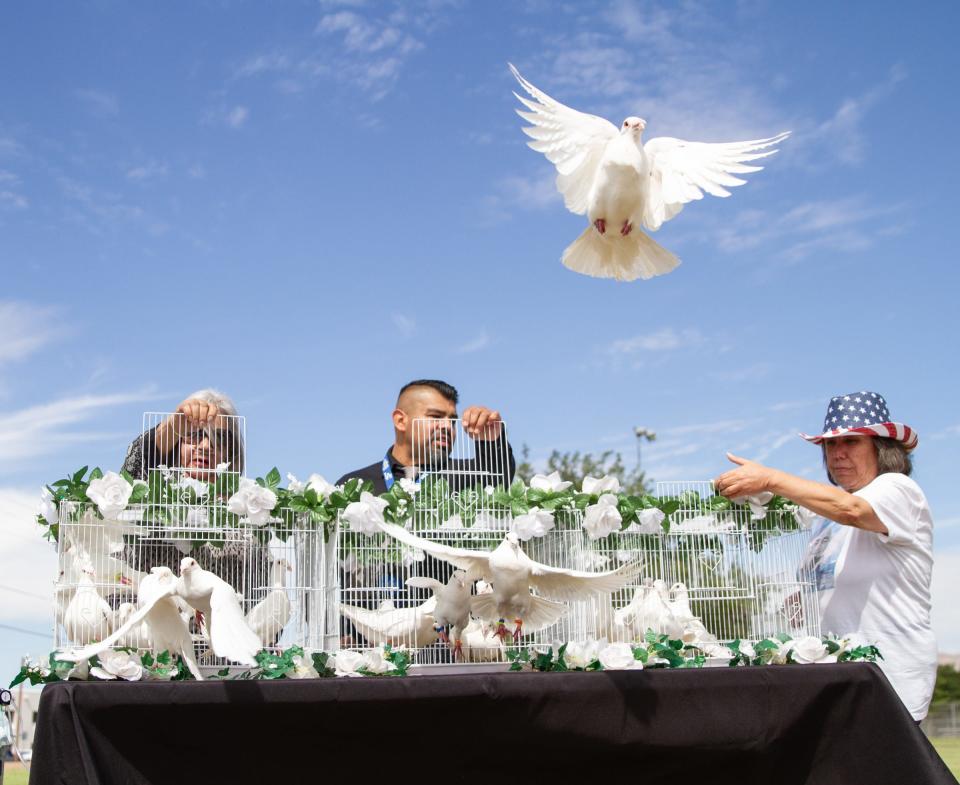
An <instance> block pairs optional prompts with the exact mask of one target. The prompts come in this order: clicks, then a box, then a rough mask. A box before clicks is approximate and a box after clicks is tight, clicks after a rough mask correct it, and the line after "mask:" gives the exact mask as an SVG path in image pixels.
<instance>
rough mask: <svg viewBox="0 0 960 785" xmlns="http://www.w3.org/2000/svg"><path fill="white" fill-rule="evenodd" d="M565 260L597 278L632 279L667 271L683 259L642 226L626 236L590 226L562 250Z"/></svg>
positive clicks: (568, 265) (578, 269)
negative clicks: (647, 232) (642, 228)
mask: <svg viewBox="0 0 960 785" xmlns="http://www.w3.org/2000/svg"><path fill="white" fill-rule="evenodd" d="M563 264H564V266H566V267H568V268H570V269H571V270H573V271H574V272H577V273H582V274H584V275H591V276H593V277H594V278H616V279H617V280H618V281H633V280H636V279H637V278H653V276H655V275H663V274H664V273H668V272H670V271H671V270H672V269H673V268H674V267H676V266H677V265H678V264H680V260H679V259H678V258H677V257H676V256H674V255H673V254H672V253H670V251H668V250H667V249H666V248H664V247H663V246H662V245H660V244H659V243H657V242H656V241H655V240H653V239H652V238H650V237H648V236H647V235H646V234H644V233H643V232H641V231H640V230H639V229H634V230H633V231H632V232H631V233H630V234H628V235H627V236H626V237H623V236H621V235H620V234H619V232H615V231H614V232H612V233H611V232H608V233H607V234H600V233H599V232H598V231H597V230H596V229H594V227H592V226H588V227H587V228H586V229H585V230H584V231H583V233H582V234H581V235H580V236H579V237H578V238H577V239H576V240H574V241H573V242H572V243H571V244H570V245H569V246H568V247H567V249H566V250H565V251H564V252H563Z"/></svg>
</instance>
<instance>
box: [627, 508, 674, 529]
mask: <svg viewBox="0 0 960 785" xmlns="http://www.w3.org/2000/svg"><path fill="white" fill-rule="evenodd" d="M666 517H667V516H666V515H664V514H663V510H658V509H657V508H656V507H650V508H648V509H646V510H640V512H639V513H638V514H637V518H639V519H640V523H639V525H637V524H635V523H634V524H631V526H630V531H636V532H638V533H640V534H659V533H660V532H661V531H663V527H662V526H661V525H660V524H661V523H663V519H664V518H666Z"/></svg>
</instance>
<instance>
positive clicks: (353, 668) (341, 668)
mask: <svg viewBox="0 0 960 785" xmlns="http://www.w3.org/2000/svg"><path fill="white" fill-rule="evenodd" d="M364 664H365V661H364V659H363V655H362V654H360V652H356V651H348V650H344V651H338V652H337V653H336V654H335V655H333V669H334V672H335V673H336V675H337V676H362V675H363V674H362V673H357V671H358V670H359V669H360V668H362V667H363V666H364Z"/></svg>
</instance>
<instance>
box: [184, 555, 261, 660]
mask: <svg viewBox="0 0 960 785" xmlns="http://www.w3.org/2000/svg"><path fill="white" fill-rule="evenodd" d="M177 594H179V595H180V596H181V597H182V598H183V599H184V600H186V602H187V604H188V605H190V606H191V607H192V608H194V609H195V610H196V611H197V612H198V613H200V614H201V615H202V616H203V623H204V628H205V631H206V634H207V637H209V639H210V646H211V647H212V648H213V653H214V654H216V655H217V656H218V657H225V658H226V659H228V660H232V661H233V662H239V663H240V664H241V665H251V666H252V665H256V664H257V661H256V660H255V659H254V655H255V654H256V653H257V652H259V651H260V649H261V644H260V638H259V637H258V636H257V634H256V633H255V632H254V631H253V630H251V629H250V627H249V626H248V625H247V622H246V620H245V619H244V617H243V609H242V608H241V606H240V601H239V600H238V599H237V592H236V590H235V589H234V588H233V587H232V586H231V585H230V584H229V583H227V582H226V581H225V580H223V579H222V578H220V577H219V576H217V575H214V574H213V573H212V572H209V571H208V570H205V569H203V568H202V567H201V566H200V565H199V564H197V560H196V559H194V558H192V557H190V556H187V557H186V558H184V559H182V560H181V561H180V579H179V580H178V581H177Z"/></svg>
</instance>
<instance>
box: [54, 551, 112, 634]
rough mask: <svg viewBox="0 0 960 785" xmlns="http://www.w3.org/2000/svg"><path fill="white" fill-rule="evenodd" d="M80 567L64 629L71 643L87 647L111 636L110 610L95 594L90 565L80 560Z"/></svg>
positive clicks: (67, 609)
mask: <svg viewBox="0 0 960 785" xmlns="http://www.w3.org/2000/svg"><path fill="white" fill-rule="evenodd" d="M80 565H81V567H80V577H79V579H78V581H77V588H76V591H75V592H74V594H73V597H72V598H71V599H70V602H69V603H68V604H67V607H66V609H65V610H64V612H63V626H64V629H66V631H67V637H68V638H70V640H73V641H77V642H78V643H90V642H91V641H95V640H97V639H99V638H102V637H103V636H104V635H109V634H110V630H111V626H110V625H111V623H112V621H113V608H111V607H110V605H109V603H107V601H106V600H104V599H103V597H101V596H100V592H99V591H97V587H96V585H95V583H94V580H95V578H96V573H95V572H94V569H93V567H92V566H91V565H90V563H89V562H84V561H82V560H81V561H80Z"/></svg>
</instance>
